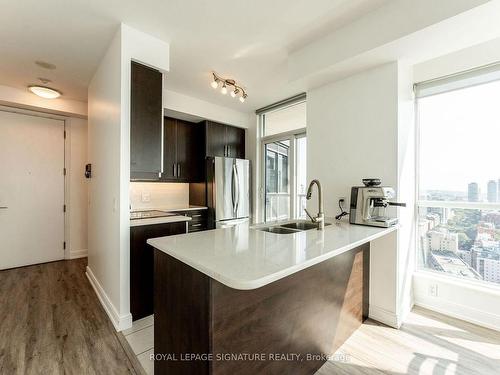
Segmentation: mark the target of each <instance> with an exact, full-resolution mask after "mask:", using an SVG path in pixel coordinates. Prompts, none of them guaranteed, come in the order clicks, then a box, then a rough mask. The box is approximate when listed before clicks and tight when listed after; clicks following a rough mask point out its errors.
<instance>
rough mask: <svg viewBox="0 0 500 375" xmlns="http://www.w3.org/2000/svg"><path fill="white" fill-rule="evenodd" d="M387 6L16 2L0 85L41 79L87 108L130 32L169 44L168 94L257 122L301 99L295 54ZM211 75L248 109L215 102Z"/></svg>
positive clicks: (8, 17) (372, 1) (354, 1)
mask: <svg viewBox="0 0 500 375" xmlns="http://www.w3.org/2000/svg"><path fill="white" fill-rule="evenodd" d="M387 2H388V0H316V1H315V2H314V6H311V3H309V2H304V1H299V0H294V1H289V0H288V1H287V0H275V1H272V2H270V1H263V0H257V1H253V2H234V1H230V0H220V1H208V0H203V1H194V0H189V1H186V0H171V1H168V2H166V1H162V0H146V1H143V2H140V3H138V2H136V1H132V0H122V1H118V0H109V1H98V0H88V1H85V0H72V1H71V5H68V4H67V3H64V2H63V3H62V2H60V1H56V0H47V1H44V2H40V1H36V0H26V1H18V2H14V1H11V2H9V3H7V4H3V6H2V12H1V13H0V35H2V38H1V40H0V53H1V55H2V59H0V85H6V86H11V87H16V88H20V89H27V86H29V85H33V84H37V83H38V84H39V83H40V81H39V77H43V78H45V79H49V80H51V81H52V82H51V83H50V87H54V88H56V89H57V90H59V91H61V92H62V93H63V97H64V98H66V99H74V100H81V101H86V100H87V87H88V84H89V81H90V79H91V78H92V76H93V74H94V72H95V69H96V67H97V66H98V64H99V61H100V59H101V58H102V57H103V55H104V53H105V51H106V48H107V46H108V44H109V42H110V41H111V38H112V37H113V35H114V33H115V32H116V30H117V28H118V25H119V24H120V22H124V23H126V24H128V25H129V26H131V27H133V28H136V29H138V30H141V31H143V32H145V33H148V34H151V35H152V36H155V37H158V38H160V39H162V40H164V41H166V42H169V43H170V48H171V49H170V59H171V60H170V63H171V65H170V72H169V73H168V74H167V76H166V78H165V88H166V89H169V90H172V91H176V92H180V93H183V94H186V95H191V96H193V97H197V98H199V99H203V100H206V101H209V102H213V103H215V104H219V105H222V106H226V107H231V108H233V109H236V110H240V111H245V112H251V111H253V110H255V109H256V108H258V107H261V106H264V105H267V104H270V103H271V102H273V101H277V100H279V99H283V98H285V97H287V96H291V95H293V94H296V93H298V92H300V91H303V89H304V88H303V87H300V86H293V85H289V84H288V81H287V56H288V54H289V53H290V52H291V51H293V50H295V49H297V48H301V47H303V46H304V45H306V44H307V43H309V42H311V41H312V40H314V39H315V38H318V37H320V36H322V35H323V34H324V33H326V32H330V31H332V30H335V29H337V28H340V27H342V26H344V25H346V24H348V23H350V22H352V21H354V20H356V19H357V18H358V17H361V16H362V15H364V14H367V13H368V12H371V11H373V10H375V9H377V8H378V7H380V6H382V5H384V4H385V3H387ZM35 61H44V62H47V63H50V64H54V65H56V66H57V68H56V69H46V68H43V67H41V66H39V65H36V64H35ZM212 70H214V71H216V72H217V73H219V74H221V75H223V76H228V77H233V78H234V79H236V80H237V81H238V82H241V84H242V85H244V88H245V90H246V91H247V93H248V99H247V100H246V101H245V103H240V102H239V101H237V100H234V99H233V98H231V97H230V96H229V95H227V96H223V95H219V94H218V93H217V92H214V90H213V89H212V88H211V87H210V81H211V78H212V75H211V71H212Z"/></svg>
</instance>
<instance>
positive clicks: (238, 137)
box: [226, 126, 245, 159]
mask: <svg viewBox="0 0 500 375" xmlns="http://www.w3.org/2000/svg"><path fill="white" fill-rule="evenodd" d="M226 144H227V156H229V157H230V158H238V159H244V158H245V129H241V128H236V127H234V126H226Z"/></svg>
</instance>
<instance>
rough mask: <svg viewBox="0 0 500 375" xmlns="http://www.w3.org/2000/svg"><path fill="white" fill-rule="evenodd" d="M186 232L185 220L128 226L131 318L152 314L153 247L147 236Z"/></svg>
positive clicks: (135, 318)
mask: <svg viewBox="0 0 500 375" xmlns="http://www.w3.org/2000/svg"><path fill="white" fill-rule="evenodd" d="M181 233H186V222H185V221H182V222H177V223H167V224H155V225H141V226H136V227H131V228H130V313H131V314H132V320H137V319H141V318H144V317H146V316H148V315H151V314H153V293H154V287H153V284H154V276H153V270H154V249H153V247H151V246H149V245H148V244H147V243H146V241H147V240H148V239H149V238H155V237H163V236H172V235H174V234H181Z"/></svg>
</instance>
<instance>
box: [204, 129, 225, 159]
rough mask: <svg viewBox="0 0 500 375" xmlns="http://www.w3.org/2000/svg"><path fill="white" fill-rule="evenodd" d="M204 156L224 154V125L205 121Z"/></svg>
mask: <svg viewBox="0 0 500 375" xmlns="http://www.w3.org/2000/svg"><path fill="white" fill-rule="evenodd" d="M206 156H226V125H223V124H218V123H216V122H212V121H207V122H206Z"/></svg>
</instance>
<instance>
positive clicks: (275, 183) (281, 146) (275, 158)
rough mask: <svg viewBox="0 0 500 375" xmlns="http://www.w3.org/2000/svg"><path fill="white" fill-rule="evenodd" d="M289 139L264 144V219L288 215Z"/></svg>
mask: <svg viewBox="0 0 500 375" xmlns="http://www.w3.org/2000/svg"><path fill="white" fill-rule="evenodd" d="M289 160H290V140H288V139H286V140H278V141H273V142H269V143H266V144H265V164H266V180H265V215H266V221H271V220H281V219H287V218H289V217H290V179H289V177H288V176H289V175H290V163H289Z"/></svg>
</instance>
